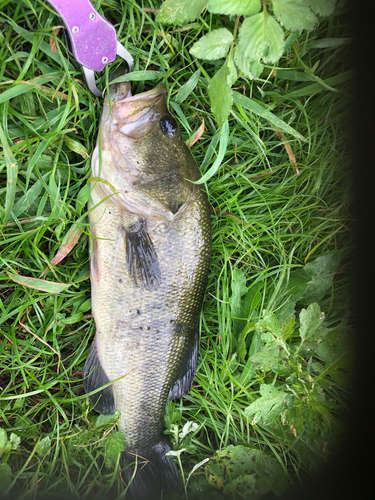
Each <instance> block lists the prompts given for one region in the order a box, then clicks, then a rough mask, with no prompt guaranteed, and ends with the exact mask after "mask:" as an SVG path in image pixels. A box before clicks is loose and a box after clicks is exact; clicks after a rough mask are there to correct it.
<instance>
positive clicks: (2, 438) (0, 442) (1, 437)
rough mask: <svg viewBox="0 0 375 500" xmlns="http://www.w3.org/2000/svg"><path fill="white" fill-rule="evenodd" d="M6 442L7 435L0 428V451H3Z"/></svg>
mask: <svg viewBox="0 0 375 500" xmlns="http://www.w3.org/2000/svg"><path fill="white" fill-rule="evenodd" d="M7 442H8V438H7V433H6V432H5V430H4V429H1V428H0V451H1V450H3V449H4V448H5V446H6V444H7Z"/></svg>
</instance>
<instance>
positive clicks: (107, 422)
mask: <svg viewBox="0 0 375 500" xmlns="http://www.w3.org/2000/svg"><path fill="white" fill-rule="evenodd" d="M119 416H120V412H119V411H118V410H116V412H115V413H114V414H113V415H103V413H101V414H100V415H99V416H98V418H97V419H96V422H95V428H96V429H98V428H99V427H105V426H108V427H109V426H111V425H113V424H114V423H115V422H117V420H118V418H119Z"/></svg>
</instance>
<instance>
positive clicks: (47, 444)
mask: <svg viewBox="0 0 375 500" xmlns="http://www.w3.org/2000/svg"><path fill="white" fill-rule="evenodd" d="M50 450H51V438H50V437H49V436H46V437H45V438H43V439H42V440H41V441H40V442H39V444H38V447H37V449H36V452H37V454H38V455H39V456H40V457H44V456H45V455H47V453H49V452H50Z"/></svg>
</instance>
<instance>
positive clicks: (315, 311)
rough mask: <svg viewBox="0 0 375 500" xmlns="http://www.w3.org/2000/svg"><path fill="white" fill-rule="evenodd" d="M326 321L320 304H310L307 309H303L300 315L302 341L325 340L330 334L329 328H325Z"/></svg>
mask: <svg viewBox="0 0 375 500" xmlns="http://www.w3.org/2000/svg"><path fill="white" fill-rule="evenodd" d="M324 319H325V317H324V313H322V312H321V310H320V306H319V304H310V305H309V307H308V308H307V309H302V311H301V312H300V315H299V321H300V324H301V327H300V329H299V332H300V336H301V339H302V340H303V341H305V340H307V339H308V340H309V341H318V340H322V339H324V338H325V336H326V335H327V333H328V328H326V327H325V326H323V323H324Z"/></svg>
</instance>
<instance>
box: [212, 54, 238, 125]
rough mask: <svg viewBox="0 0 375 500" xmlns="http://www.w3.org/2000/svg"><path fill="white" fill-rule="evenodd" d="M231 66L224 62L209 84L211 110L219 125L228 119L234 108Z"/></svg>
mask: <svg viewBox="0 0 375 500" xmlns="http://www.w3.org/2000/svg"><path fill="white" fill-rule="evenodd" d="M228 77H229V68H228V66H227V64H225V63H224V64H223V65H222V67H221V68H220V69H219V71H217V72H216V73H215V74H214V76H213V78H212V80H211V81H210V84H209V86H208V96H209V98H210V102H211V111H212V113H213V115H214V117H215V120H216V121H217V123H218V125H219V126H222V125H223V124H224V122H225V121H226V120H227V118H228V116H229V113H230V111H231V109H232V104H233V97H232V92H231V86H230V85H228Z"/></svg>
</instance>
